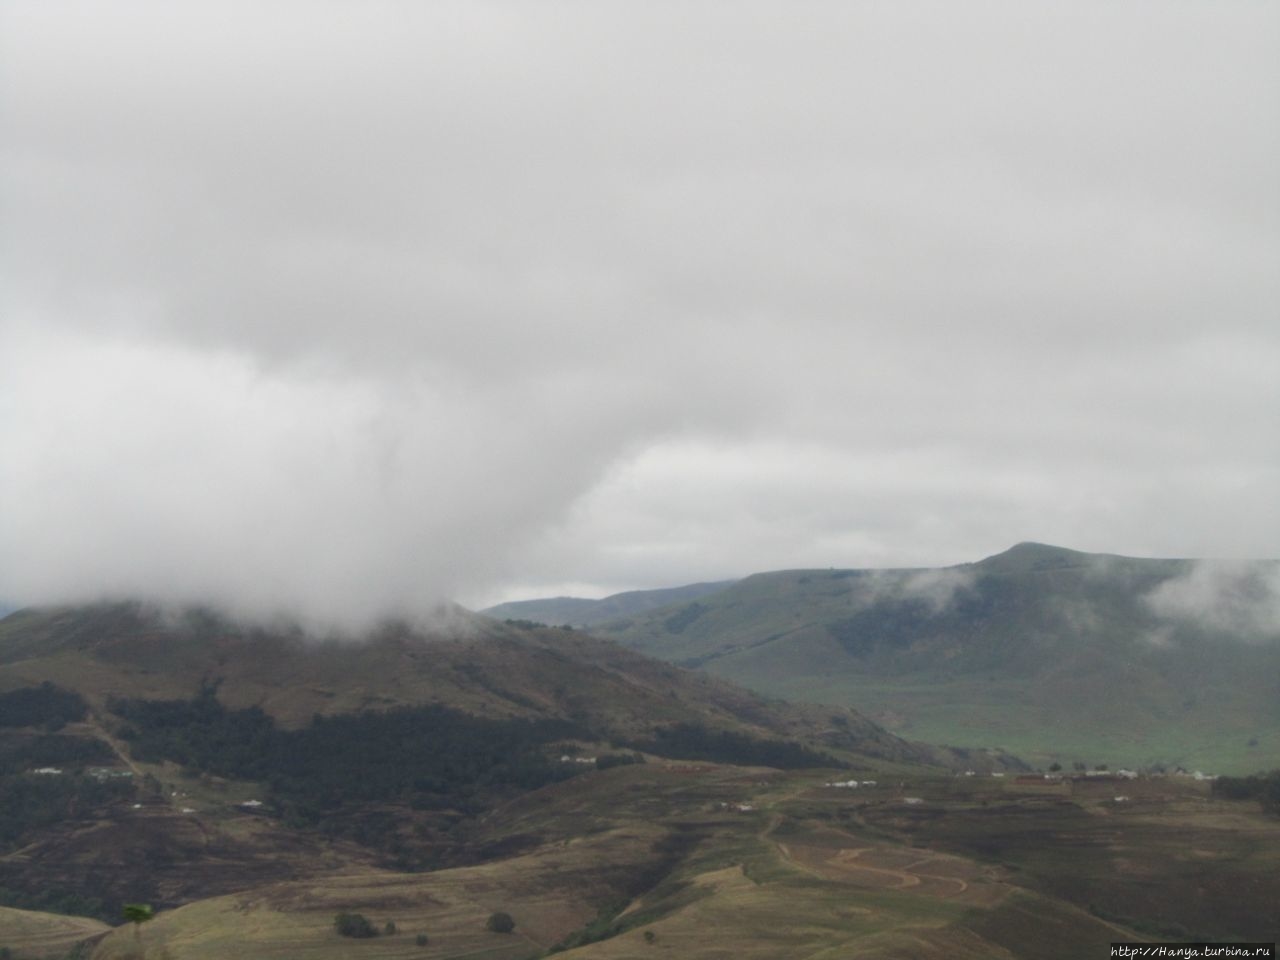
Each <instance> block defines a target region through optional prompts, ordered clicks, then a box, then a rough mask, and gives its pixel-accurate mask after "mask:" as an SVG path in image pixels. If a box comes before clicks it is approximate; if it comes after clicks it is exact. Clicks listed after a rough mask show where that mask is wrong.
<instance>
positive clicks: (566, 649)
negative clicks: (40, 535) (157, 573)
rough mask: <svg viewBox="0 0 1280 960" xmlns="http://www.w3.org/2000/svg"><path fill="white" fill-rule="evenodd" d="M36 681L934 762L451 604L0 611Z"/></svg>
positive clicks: (810, 711)
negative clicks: (233, 610)
mask: <svg viewBox="0 0 1280 960" xmlns="http://www.w3.org/2000/svg"><path fill="white" fill-rule="evenodd" d="M44 682H51V683H53V684H55V685H57V686H59V687H62V688H65V689H67V690H72V691H75V692H77V693H79V694H80V695H82V696H83V697H84V698H85V699H86V700H87V701H88V703H89V704H90V706H91V707H93V708H94V710H95V711H96V712H97V713H99V714H102V713H105V712H106V707H107V704H108V700H109V699H110V698H112V697H117V698H119V697H125V698H135V699H137V698H140V699H147V700H165V699H181V698H186V697H191V696H194V695H196V694H197V693H198V692H199V690H200V689H201V687H202V685H203V684H207V683H216V685H217V697H218V700H219V702H220V703H221V704H223V705H224V706H225V707H227V708H230V709H245V708H257V709H260V710H262V711H263V712H264V713H265V714H266V715H268V716H269V717H270V718H272V719H273V720H274V721H275V722H276V723H278V724H280V725H281V726H282V727H285V728H297V727H300V726H303V725H305V724H306V723H308V722H309V721H311V720H312V718H313V717H315V716H317V715H319V716H338V715H343V714H350V713H353V712H357V711H362V710H387V709H390V708H395V707H405V706H421V705H432V706H437V707H443V708H448V709H450V710H455V711H460V712H462V713H465V714H468V715H474V716H477V717H485V718H491V719H495V720H513V719H519V720H529V721H533V720H560V721H569V722H574V723H578V724H581V725H582V726H584V727H585V728H586V730H587V731H589V732H590V734H591V735H592V736H593V737H595V738H596V739H603V740H610V739H611V740H616V741H631V740H643V739H645V738H648V737H651V736H652V735H653V733H654V731H655V730H661V729H663V728H666V727H670V726H671V725H674V724H697V725H699V726H702V727H706V728H708V729H711V730H716V731H732V732H735V733H739V734H741V735H744V736H752V737H758V738H763V739H770V738H772V739H779V738H782V739H791V740H797V741H803V742H805V743H809V744H812V745H815V746H822V747H824V748H826V749H832V750H835V751H838V752H842V753H844V754H848V755H849V756H850V757H857V756H865V757H874V758H876V759H878V760H891V761H897V760H901V761H905V762H915V763H933V762H935V761H938V760H939V759H943V758H944V757H943V754H941V753H939V752H938V751H935V750H933V749H931V748H929V747H927V746H924V745H920V744H912V743H908V742H906V741H904V740H902V739H900V738H898V737H896V736H893V735H891V734H889V733H887V732H886V731H885V730H883V729H882V728H880V727H879V726H877V725H876V724H874V723H872V722H870V721H868V720H867V719H866V718H864V717H862V716H860V715H858V714H857V713H856V712H854V711H852V710H839V711H833V710H831V709H822V708H816V707H813V706H804V705H793V704H788V703H783V702H779V701H777V700H768V699H766V698H765V697H762V696H761V695H759V694H755V693H751V692H749V691H747V690H745V689H742V688H740V687H738V686H736V685H734V684H731V683H727V682H724V681H720V680H717V679H715V678H712V677H709V676H706V675H705V674H700V673H697V672H693V671H689V670H685V669H681V668H678V667H674V666H672V665H670V664H667V663H663V662H662V661H659V660H655V659H651V658H649V657H647V656H643V655H640V654H638V653H635V652H633V651H630V650H628V649H626V648H624V647H621V646H619V645H617V644H615V643H612V642H610V641H607V640H600V639H597V638H595V637H592V636H589V635H587V634H585V633H581V632H577V631H573V630H565V629H555V628H537V627H523V626H517V625H508V624H499V623H495V622H493V621H492V620H490V619H488V618H485V617H480V616H477V615H475V614H471V613H468V612H467V611H465V610H462V609H461V608H458V607H448V608H442V610H441V611H440V614H439V616H438V618H437V619H435V620H434V621H432V622H431V623H429V624H423V625H419V626H416V627H415V626H410V625H407V624H404V623H391V624H387V625H386V626H384V627H383V628H381V629H379V630H377V631H374V632H373V633H372V634H370V635H369V636H366V637H361V638H358V639H353V638H340V637H327V638H317V637H314V636H311V635H309V634H307V633H306V632H305V631H303V630H302V629H301V628H298V627H296V626H284V627H280V628H276V629H265V628H261V627H252V626H244V625H241V624H238V623H236V622H234V621H232V620H230V619H227V618H223V617H219V616H217V615H215V614H213V613H210V612H209V611H204V610H186V611H181V612H178V613H173V612H161V611H159V610H156V609H151V608H147V607H144V606H142V605H140V604H131V603H124V604H113V605H100V606H90V607H73V608H60V609H46V610H28V611H21V612H19V613H16V614H13V615H11V616H10V617H8V618H6V619H5V620H3V621H0V692H3V691H4V690H7V689H12V688H18V687H24V686H31V685H35V684H40V683H44Z"/></svg>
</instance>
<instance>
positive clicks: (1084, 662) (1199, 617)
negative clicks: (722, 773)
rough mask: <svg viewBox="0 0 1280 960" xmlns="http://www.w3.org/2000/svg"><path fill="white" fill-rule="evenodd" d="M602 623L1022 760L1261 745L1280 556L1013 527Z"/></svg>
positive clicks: (722, 668) (1231, 757) (754, 578)
mask: <svg viewBox="0 0 1280 960" xmlns="http://www.w3.org/2000/svg"><path fill="white" fill-rule="evenodd" d="M593 629H594V630H595V631H596V632H598V633H600V634H601V635H603V636H608V637H612V638H614V639H616V640H618V641H619V642H621V643H624V644H626V645H628V646H631V647H633V648H634V649H637V650H640V651H642V652H645V653H648V654H651V655H654V656H658V657H662V658H664V659H667V660H670V661H672V662H675V663H679V664H681V665H684V666H690V667H696V668H699V669H703V670H706V671H709V672H711V673H714V674H716V675H718V676H723V677H726V678H728V679H732V680H734V681H735V682H738V683H741V684H743V685H745V686H748V687H750V688H752V689H756V690H759V691H761V692H764V693H766V694H769V695H773V696H782V697H788V698H791V699H803V700H814V701H818V702H823V703H831V704H842V703H858V704H860V705H862V706H863V707H864V708H865V709H867V710H868V711H869V712H870V713H871V714H872V716H874V717H876V718H877V719H879V720H881V721H882V722H884V723H886V724H888V725H889V726H890V727H891V728H892V729H894V730H896V731H897V732H899V733H902V734H904V735H907V736H911V737H913V738H919V739H924V740H934V741H939V742H948V743H958V744H962V745H965V746H971V747H972V746H992V745H1000V746H1003V747H1005V748H1007V749H1009V750H1012V751H1013V752H1015V753H1018V754H1020V755H1024V756H1027V757H1028V758H1029V759H1038V760H1041V761H1044V762H1049V761H1059V762H1061V761H1076V760H1080V761H1097V760H1107V761H1108V762H1113V763H1127V764H1164V765H1184V766H1185V765H1195V766H1205V767H1206V768H1212V769H1218V770H1230V771H1235V772H1249V771H1252V770H1254V769H1262V768H1264V767H1266V766H1268V765H1275V764H1276V763H1280V707H1278V706H1277V704H1280V682H1277V680H1276V679H1275V678H1280V562H1277V561H1271V560H1253V561H1217V560H1195V559H1186V558H1179V559H1172V558H1141V557H1127V556H1123V555H1117V554H1095V553H1086V552H1083V551H1077V550H1071V549H1068V548H1065V547H1057V546H1053V545H1049V544H1043V543H1037V542H1034V541H1025V542H1022V543H1018V544H1015V545H1014V546H1012V547H1010V548H1009V549H1007V550H1005V551H1002V552H1000V553H997V554H993V555H992V556H989V557H986V558H983V559H981V560H977V561H974V562H971V563H962V564H956V565H953V566H948V567H938V568H895V569H881V570H867V569H835V568H828V569H810V570H783V571H768V572H763V573H757V574H753V575H751V576H749V577H745V578H743V579H742V580H740V581H737V582H735V583H734V584H731V585H729V586H727V587H725V588H724V589H722V590H719V591H716V592H714V593H709V594H705V595H703V596H701V597H699V598H698V599H697V600H694V601H692V602H689V603H683V604H674V605H668V606H665V607H659V608H655V609H653V610H651V611H648V612H646V613H643V614H639V615H636V616H631V617H626V618H620V619H617V620H613V621H609V622H605V623H601V624H597V625H596V626H595V627H594V628H593Z"/></svg>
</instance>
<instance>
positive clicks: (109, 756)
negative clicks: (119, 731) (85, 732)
mask: <svg viewBox="0 0 1280 960" xmlns="http://www.w3.org/2000/svg"><path fill="white" fill-rule="evenodd" d="M115 761H116V755H115V754H114V753H113V752H112V751H111V748H110V747H108V746H107V745H106V744H105V743H103V742H102V741H101V740H97V739H94V738H91V737H67V736H62V735H60V734H49V733H46V734H37V735H27V734H21V733H14V734H8V735H6V736H4V737H0V776H11V775H13V774H18V773H26V772H27V771H29V770H32V769H34V768H36V767H83V766H86V765H89V764H102V765H109V764H112V763H115Z"/></svg>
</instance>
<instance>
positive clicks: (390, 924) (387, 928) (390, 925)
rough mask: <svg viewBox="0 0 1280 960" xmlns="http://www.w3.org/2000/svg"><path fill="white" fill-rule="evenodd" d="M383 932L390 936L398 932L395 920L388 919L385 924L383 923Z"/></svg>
mask: <svg viewBox="0 0 1280 960" xmlns="http://www.w3.org/2000/svg"><path fill="white" fill-rule="evenodd" d="M382 932H383V933H385V934H386V935H387V936H388V937H390V936H394V935H395V932H396V925H395V921H393V920H388V921H387V922H386V923H385V924H383V927H382Z"/></svg>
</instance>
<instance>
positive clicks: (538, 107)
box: [0, 0, 1280, 619]
mask: <svg viewBox="0 0 1280 960" xmlns="http://www.w3.org/2000/svg"><path fill="white" fill-rule="evenodd" d="M0 151H2V152H0V164H2V167H0V183H2V191H3V207H2V208H0V221H2V222H3V228H2V232H3V244H4V247H3V257H2V258H0V273H2V276H0V281H2V282H3V286H4V293H3V297H4V306H3V314H2V319H0V323H2V324H3V327H2V329H0V378H2V380H0V425H2V429H3V442H2V446H0V597H5V598H7V599H9V600H10V601H11V602H18V603H27V602H47V601H52V600H75V599H87V598H93V597H99V596H124V595H140V596H146V597H152V598H158V599H171V600H173V599H177V600H188V599H189V600H202V601H212V602H218V603H227V604H231V605H233V606H236V607H238V608H240V609H243V610H248V611H258V612H261V611H271V610H275V609H281V610H304V611H307V612H310V613H313V614H315V615H317V616H324V617H329V616H341V617H348V618H356V619H358V618H362V617H368V616H375V615H378V614H380V613H384V612H413V611H415V610H417V609H420V608H422V607H424V605H426V604H429V603H431V602H434V601H435V600H436V599H437V598H440V597H454V598H457V599H460V600H462V601H463V602H465V603H469V604H473V605H480V604H483V603H485V602H494V601H497V600H499V599H514V598H519V597H526V596H535V595H544V594H554V593H564V592H574V593H578V594H581V595H592V596H599V595H603V594H605V593H609V592H613V591H616V590H621V589H628V588H635V587H649V586H660V585H671V584H676V583H684V582H690V581H695V580H702V579H719V578H727V577H733V576H738V575H743V574H747V573H751V572H754V571H759V570H766V569H777V568H782V567H797V566H815V567H826V566H860V567H867V566H887V565H942V564H950V563H957V562H961V561H967V560H976V559H979V558H981V557H983V556H985V555H988V554H991V553H995V552H998V551H1000V550H1002V549H1004V548H1006V547H1008V546H1009V545H1011V544H1012V543H1014V542H1016V541H1019V540H1027V539H1034V540H1042V541H1048V542H1053V543H1058V544H1062V545H1064V546H1071V547H1075V548H1078V549H1084V550H1091V551H1108V552H1118V553H1127V554H1134V555H1149V556H1216V557H1252V556H1264V557H1275V556H1277V555H1280V175H1278V174H1277V171H1280V5H1278V4H1276V3H1272V2H1260V0H1259V2H1223V0H1213V2H1208V0H1205V2H1168V0H1158V2H1149V3H1124V2H1118V3H1117V2H1112V0H1108V2H1100V3H1088V2H1083V3H1082V2H1078V0H1072V2H1063V3H1026V2H1023V0H1017V2H1008V3H987V2H965V3H955V2H945V3H936V4H932V3H929V4H925V3H912V2H841V3H830V4H827V3H782V2H776V3H751V2H740V0H735V2H729V0H724V2H716V3H710V2H707V3H697V2H693V3H689V2H679V3H655V2H628V3H620V2H618V3H610V2H595V0H591V2H588V0H583V2H575V3H568V2H542V3H516V2H512V3H488V2H477V0H466V2H459V3H417V2H408V0H406V2H401V3H383V2H369V0H351V2H347V3H326V2H318V0H306V2H297V3H294V2H260V0H255V2H243V3H242V2H232V0H217V2H209V3H205V2H172V0H168V2H164V3H129V2H113V3H110V4H104V3H99V2H86V3H72V2H49V0H30V2H18V0H0Z"/></svg>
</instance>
